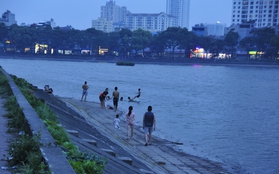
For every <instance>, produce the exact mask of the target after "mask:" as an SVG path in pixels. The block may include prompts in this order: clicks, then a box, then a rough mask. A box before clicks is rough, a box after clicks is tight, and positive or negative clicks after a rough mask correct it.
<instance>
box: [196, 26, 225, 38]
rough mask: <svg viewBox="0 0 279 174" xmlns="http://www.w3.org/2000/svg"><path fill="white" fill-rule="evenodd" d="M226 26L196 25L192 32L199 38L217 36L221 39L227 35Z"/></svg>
mask: <svg viewBox="0 0 279 174" xmlns="http://www.w3.org/2000/svg"><path fill="white" fill-rule="evenodd" d="M225 28H226V25H225V24H221V23H220V22H217V23H215V24H196V25H195V26H193V27H192V31H193V32H194V33H195V34H196V35H197V36H216V37H221V36H224V33H225Z"/></svg>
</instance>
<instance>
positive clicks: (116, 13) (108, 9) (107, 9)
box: [100, 0, 130, 25]
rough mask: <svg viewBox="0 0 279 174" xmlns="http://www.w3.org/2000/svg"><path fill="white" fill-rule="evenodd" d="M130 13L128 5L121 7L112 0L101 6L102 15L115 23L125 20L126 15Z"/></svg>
mask: <svg viewBox="0 0 279 174" xmlns="http://www.w3.org/2000/svg"><path fill="white" fill-rule="evenodd" d="M128 13H130V12H129V11H128V10H127V7H124V6H123V7H120V6H118V5H116V4H115V2H113V1H112V0H110V1H109V2H106V5H105V6H101V17H100V18H103V19H106V20H108V21H112V22H113V23H114V24H116V25H119V24H118V23H123V22H125V19H126V15H127V14H128Z"/></svg>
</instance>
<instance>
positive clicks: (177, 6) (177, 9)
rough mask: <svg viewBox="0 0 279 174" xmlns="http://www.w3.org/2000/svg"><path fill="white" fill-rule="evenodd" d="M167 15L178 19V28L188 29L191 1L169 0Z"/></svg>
mask: <svg viewBox="0 0 279 174" xmlns="http://www.w3.org/2000/svg"><path fill="white" fill-rule="evenodd" d="M166 13H167V14H169V15H172V16H174V17H176V23H175V26H176V27H181V28H184V27H185V28H188V27H189V16H190V0H167V6H166Z"/></svg>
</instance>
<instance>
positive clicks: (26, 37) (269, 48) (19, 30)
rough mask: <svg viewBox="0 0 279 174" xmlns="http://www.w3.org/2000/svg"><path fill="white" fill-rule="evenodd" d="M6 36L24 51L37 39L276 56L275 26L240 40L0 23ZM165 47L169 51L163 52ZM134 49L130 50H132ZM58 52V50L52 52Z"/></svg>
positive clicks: (126, 50)
mask: <svg viewBox="0 0 279 174" xmlns="http://www.w3.org/2000/svg"><path fill="white" fill-rule="evenodd" d="M6 40H9V44H10V46H13V47H14V48H15V49H16V50H19V51H20V52H21V53H24V49H25V48H28V47H29V48H31V47H34V45H35V44H36V43H39V44H41V43H44V44H48V45H49V47H48V48H52V49H54V50H58V49H59V48H65V47H68V48H74V46H76V45H78V46H79V47H81V48H89V49H90V50H91V51H93V52H94V53H96V54H95V55H98V51H99V48H100V47H101V48H107V49H108V50H109V52H108V55H114V52H117V53H118V56H121V57H130V56H137V55H138V53H141V55H142V56H143V57H151V56H154V57H156V58H158V59H163V58H166V57H168V58H174V57H175V56H176V55H175V51H176V50H181V51H182V52H183V54H181V56H179V57H180V58H189V57H190V55H191V54H193V52H192V51H193V50H195V49H196V47H200V48H203V49H204V50H205V51H206V52H210V53H212V54H213V55H218V54H219V53H226V54H231V56H232V58H234V57H235V56H234V55H235V53H236V49H237V48H242V49H245V50H246V51H249V50H255V51H257V52H264V53H265V54H264V56H265V58H267V59H275V58H277V57H278V50H279V36H278V35H277V34H275V31H274V29H272V28H269V27H266V28H260V29H254V30H252V31H251V33H250V35H249V36H248V37H246V38H244V39H242V40H240V39H239V34H238V33H237V32H235V31H234V30H231V31H229V32H228V33H227V34H226V35H225V36H224V37H222V38H220V37H219V38H218V37H213V36H197V35H195V34H194V33H193V32H192V31H188V29H186V28H180V27H169V28H168V29H167V30H165V31H162V32H158V33H156V34H152V33H151V32H149V31H145V30H142V29H137V30H135V31H130V30H129V29H125V28H123V29H121V30H119V31H116V32H111V33H105V32H102V31H100V30H96V29H94V28H88V29H86V30H77V29H70V30H63V29H61V28H59V27H55V28H51V27H50V26H47V25H46V26H43V27H29V26H18V25H16V24H14V25H11V26H9V27H6V26H5V24H4V23H0V43H1V42H2V43H4V45H5V43H6ZM146 48H148V51H145V50H146ZM166 49H168V50H169V51H168V54H166ZM132 53H133V54H132ZM54 54H57V52H54Z"/></svg>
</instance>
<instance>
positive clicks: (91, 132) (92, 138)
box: [36, 91, 229, 174]
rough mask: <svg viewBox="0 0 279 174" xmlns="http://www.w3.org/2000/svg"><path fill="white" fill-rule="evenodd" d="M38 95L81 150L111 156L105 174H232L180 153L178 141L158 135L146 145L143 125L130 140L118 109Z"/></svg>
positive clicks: (218, 166) (216, 165)
mask: <svg viewBox="0 0 279 174" xmlns="http://www.w3.org/2000/svg"><path fill="white" fill-rule="evenodd" d="M36 95H37V96H38V97H39V98H44V100H45V101H46V102H47V103H48V104H49V106H50V107H51V108H52V109H53V110H54V111H55V112H56V114H57V115H58V117H59V120H60V122H61V124H62V126H63V127H64V128H65V129H66V130H68V132H69V133H70V135H71V140H72V141H73V143H75V144H76V145H77V146H79V147H80V149H81V150H86V151H90V152H92V153H95V154H97V155H100V156H104V157H106V158H107V159H108V165H107V166H106V168H105V171H104V173H160V174H161V173H171V174H173V173H179V174H181V173H189V174H198V173H203V174H218V173H219V174H221V173H222V174H224V173H229V172H228V171H227V170H226V169H224V168H223V165H222V164H220V163H217V162H213V161H209V160H207V159H203V158H200V157H196V156H192V155H188V154H185V153H181V152H177V151H175V150H174V149H175V148H176V146H178V145H177V144H175V143H173V142H170V141H167V140H164V139H160V138H158V137H154V139H153V144H152V145H150V146H144V136H143V131H142V129H141V128H140V127H136V128H135V135H134V139H132V140H126V132H127V130H126V124H125V122H124V120H123V118H121V119H122V122H121V128H120V129H115V128H114V126H113V119H114V117H115V114H116V113H117V112H114V111H113V110H111V109H102V108H101V107H100V104H99V103H93V102H81V101H80V100H77V99H73V98H62V97H58V96H52V95H49V94H46V93H44V92H40V91H38V92H36ZM137 119H142V118H137ZM120 171H121V172H120Z"/></svg>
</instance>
